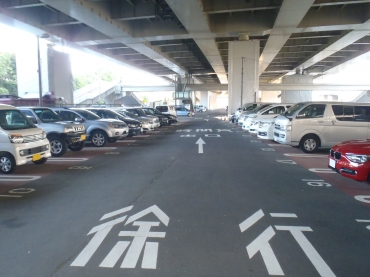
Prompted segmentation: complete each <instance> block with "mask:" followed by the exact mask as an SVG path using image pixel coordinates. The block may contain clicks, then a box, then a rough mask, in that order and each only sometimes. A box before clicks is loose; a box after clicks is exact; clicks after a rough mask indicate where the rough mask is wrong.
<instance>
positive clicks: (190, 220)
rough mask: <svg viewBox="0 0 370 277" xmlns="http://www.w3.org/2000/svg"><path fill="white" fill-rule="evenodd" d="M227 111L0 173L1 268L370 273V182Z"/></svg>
mask: <svg viewBox="0 0 370 277" xmlns="http://www.w3.org/2000/svg"><path fill="white" fill-rule="evenodd" d="M225 117H226V113H225V111H222V110H216V111H207V112H204V113H197V114H195V116H193V117H186V116H184V117H180V121H179V123H177V124H174V125H171V126H168V127H162V128H157V129H156V130H155V131H154V132H147V133H145V134H144V135H142V136H139V137H132V138H127V139H125V140H123V141H118V142H115V143H110V144H107V145H106V146H105V147H104V148H94V147H92V146H87V147H85V148H84V149H83V150H82V151H80V152H72V151H68V152H67V154H66V155H64V156H63V157H61V158H56V159H50V160H48V162H47V163H46V164H44V165H34V164H27V165H23V166H19V167H18V168H17V170H16V172H15V173H14V174H12V175H9V176H8V175H0V209H1V215H0V218H1V219H0V220H1V225H0V235H1V237H0V242H1V248H0V255H1V259H0V276H4V277H29V276H32V277H44V276H45V277H49V276H50V277H54V276H71V277H72V276H73V277H82V276H88V277H95V276H110V277H111V276H112V277H115V276H150V277H155V276H158V277H174V276H181V277H182V276H184V277H189V276H191V277H193V276H194V277H197V276H199V277H200V276H212V277H217V276H220V277H221V276H222V277H223V276H257V277H262V276H292V277H297V276H299V277H315V276H343V277H349V276H356V277H361V276H363V277H368V276H370V273H369V272H370V265H369V262H368V260H369V257H370V212H369V211H370V186H369V185H368V184H366V183H359V182H355V181H353V180H350V179H347V178H344V177H342V176H340V175H339V174H337V173H335V172H333V171H330V170H328V168H327V162H328V161H327V155H328V151H327V150H320V151H319V152H318V153H315V155H304V153H303V152H302V151H301V150H300V149H298V148H292V147H285V146H282V145H280V144H277V143H274V142H273V141H264V140H260V139H257V138H256V136H254V135H250V134H249V133H248V132H246V131H244V130H242V129H241V127H237V125H235V124H232V123H229V122H228V121H225V120H224V119H225Z"/></svg>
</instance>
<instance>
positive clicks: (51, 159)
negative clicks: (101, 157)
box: [48, 158, 88, 162]
mask: <svg viewBox="0 0 370 277" xmlns="http://www.w3.org/2000/svg"><path fill="white" fill-rule="evenodd" d="M87 160H88V158H48V162H83V161H87Z"/></svg>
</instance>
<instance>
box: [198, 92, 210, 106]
mask: <svg viewBox="0 0 370 277" xmlns="http://www.w3.org/2000/svg"><path fill="white" fill-rule="evenodd" d="M208 94H209V93H208V91H201V92H200V103H199V104H200V105H203V106H205V107H207V109H208V108H209V102H208V101H209V98H208Z"/></svg>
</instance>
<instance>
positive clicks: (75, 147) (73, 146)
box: [68, 141, 85, 151]
mask: <svg viewBox="0 0 370 277" xmlns="http://www.w3.org/2000/svg"><path fill="white" fill-rule="evenodd" d="M84 147H85V141H80V142H76V143H74V144H71V145H68V148H69V150H71V151H80V150H82V149H83V148H84Z"/></svg>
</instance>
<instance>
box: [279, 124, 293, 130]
mask: <svg viewBox="0 0 370 277" xmlns="http://www.w3.org/2000/svg"><path fill="white" fill-rule="evenodd" d="M280 130H282V131H291V130H292V125H281V126H280Z"/></svg>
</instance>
